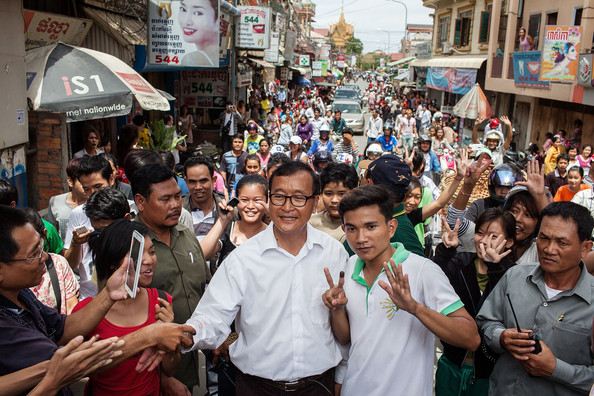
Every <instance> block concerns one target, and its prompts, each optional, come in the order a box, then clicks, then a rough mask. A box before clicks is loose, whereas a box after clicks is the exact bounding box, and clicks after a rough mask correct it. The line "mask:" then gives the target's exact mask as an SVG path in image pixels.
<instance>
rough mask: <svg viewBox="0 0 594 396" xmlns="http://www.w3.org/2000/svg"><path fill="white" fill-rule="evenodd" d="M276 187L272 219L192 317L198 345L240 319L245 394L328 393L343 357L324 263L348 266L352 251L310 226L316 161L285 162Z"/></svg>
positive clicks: (235, 353) (238, 347) (209, 344)
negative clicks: (325, 297)
mask: <svg viewBox="0 0 594 396" xmlns="http://www.w3.org/2000/svg"><path fill="white" fill-rule="evenodd" d="M269 185H270V193H269V197H270V200H269V211H270V217H271V219H272V223H271V224H270V226H269V227H268V228H267V229H266V230H264V231H262V232H260V233H259V234H258V235H256V236H254V237H252V238H251V239H249V240H247V241H246V242H244V243H242V244H241V245H240V246H239V247H237V248H236V249H235V250H233V251H232V252H231V253H230V254H229V255H228V256H227V258H226V259H225V260H224V261H223V263H222V265H221V266H220V267H219V268H218V269H217V272H216V273H215V274H214V276H213V278H212V280H211V282H210V284H209V286H208V288H207V289H206V293H205V294H204V296H203V298H202V299H201V300H200V303H199V304H198V307H197V308H196V310H195V311H194V313H193V314H192V317H191V318H190V319H189V320H188V322H187V324H189V325H191V326H192V327H194V328H195V329H196V331H197V335H196V336H195V337H194V346H193V348H203V349H214V348H216V347H218V346H219V345H221V344H222V343H223V341H225V339H226V338H227V336H228V335H229V333H230V331H231V329H230V326H231V324H232V323H233V321H235V324H236V328H237V330H238V333H239V338H238V339H237V341H235V342H234V343H233V344H231V346H230V348H229V354H230V356H231V361H232V362H233V364H234V365H235V366H236V367H237V368H238V370H239V373H238V376H237V380H236V392H237V394H238V395H241V396H252V395H253V396H256V395H258V396H259V395H266V394H269V395H278V394H285V392H292V394H293V395H295V396H299V395H322V394H327V393H326V392H330V389H333V386H334V370H333V369H334V367H336V365H338V363H339V362H340V360H341V355H340V351H339V349H338V345H337V344H336V342H335V340H334V337H333V335H332V332H331V330H330V323H329V316H328V312H327V311H326V309H325V308H324V305H323V303H322V300H321V298H320V296H321V294H322V292H323V291H324V290H325V289H326V287H325V282H326V281H325V279H324V275H323V268H324V267H327V266H330V267H331V268H332V271H333V272H338V271H341V270H343V269H344V265H345V263H346V260H347V254H346V252H345V251H344V248H343V247H342V246H341V244H340V243H339V242H338V241H336V240H334V239H332V238H331V237H330V236H328V235H326V234H324V233H322V232H320V231H318V230H316V229H315V228H313V227H311V226H310V225H309V224H308V221H309V218H310V216H311V214H312V213H313V211H314V209H315V207H316V204H317V200H318V196H319V190H320V185H319V180H318V178H317V176H316V174H315V173H314V172H313V171H312V169H311V168H310V167H309V166H308V165H306V164H304V163H302V162H298V161H292V162H289V163H287V164H284V165H281V166H280V167H279V168H278V169H277V170H276V171H275V172H274V174H273V175H272V176H271V178H270V181H269Z"/></svg>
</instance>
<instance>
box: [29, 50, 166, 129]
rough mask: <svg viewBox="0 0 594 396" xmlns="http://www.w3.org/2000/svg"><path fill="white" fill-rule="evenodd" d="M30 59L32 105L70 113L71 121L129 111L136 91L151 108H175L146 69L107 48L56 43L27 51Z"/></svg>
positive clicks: (51, 110)
mask: <svg viewBox="0 0 594 396" xmlns="http://www.w3.org/2000/svg"><path fill="white" fill-rule="evenodd" d="M25 61H26V64H27V98H28V100H29V101H30V107H31V109H32V110H42V111H49V112H53V113H65V114H66V121H67V122H72V121H82V120H91V119H95V118H105V117H113V116H120V115H125V114H128V113H130V111H131V110H132V97H133V96H134V97H135V98H136V100H137V101H138V103H139V104H140V106H141V107H142V108H143V109H145V110H160V111H168V110H169V108H170V107H169V102H168V101H167V99H166V98H164V97H163V96H162V95H161V94H160V93H159V92H157V90H156V89H155V88H153V86H152V85H150V84H149V83H148V82H147V81H146V80H145V79H144V78H143V77H142V76H141V75H140V74H138V73H137V72H136V71H135V70H134V69H132V68H131V67H130V66H128V65H127V64H125V63H124V62H122V61H121V60H119V59H118V58H116V57H114V56H111V55H108V54H105V53H103V52H98V51H93V50H90V49H87V48H81V47H75V46H72V45H68V44H64V43H55V44H52V45H48V46H44V47H39V48H35V49H31V50H29V51H27V53H26V56H25Z"/></svg>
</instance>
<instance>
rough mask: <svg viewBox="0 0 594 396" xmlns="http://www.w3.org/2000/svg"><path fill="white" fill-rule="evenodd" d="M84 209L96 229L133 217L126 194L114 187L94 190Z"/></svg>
mask: <svg viewBox="0 0 594 396" xmlns="http://www.w3.org/2000/svg"><path fill="white" fill-rule="evenodd" d="M84 211H85V214H86V215H87V217H88V218H89V220H90V221H91V225H92V226H93V228H94V229H95V230H96V231H97V230H101V229H103V228H105V227H107V226H109V225H110V224H111V223H113V222H114V221H115V220H119V219H128V220H130V219H131V218H132V215H131V211H130V204H129V203H128V200H127V199H126V196H125V195H124V193H123V192H121V191H119V190H116V189H113V188H104V189H102V190H99V191H96V192H94V193H93V195H91V196H90V197H89V199H88V200H87V203H86V204H85V206H84Z"/></svg>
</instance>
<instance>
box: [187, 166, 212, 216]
mask: <svg viewBox="0 0 594 396" xmlns="http://www.w3.org/2000/svg"><path fill="white" fill-rule="evenodd" d="M186 183H187V185H188V189H189V190H190V197H191V199H192V203H193V204H194V205H199V206H202V205H204V204H206V203H208V202H210V201H211V200H213V199H214V198H213V196H212V188H213V186H212V175H211V174H210V172H209V170H208V167H207V166H206V165H195V166H192V167H190V168H188V169H187V171H186Z"/></svg>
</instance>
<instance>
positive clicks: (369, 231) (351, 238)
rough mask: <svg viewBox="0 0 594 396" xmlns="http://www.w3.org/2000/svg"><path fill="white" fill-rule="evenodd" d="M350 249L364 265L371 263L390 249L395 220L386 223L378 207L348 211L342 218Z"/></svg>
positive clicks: (363, 207) (364, 207)
mask: <svg viewBox="0 0 594 396" xmlns="http://www.w3.org/2000/svg"><path fill="white" fill-rule="evenodd" d="M342 221H343V228H344V231H345V234H346V238H347V241H348V242H349V245H350V246H351V249H353V251H354V252H355V253H356V254H357V256H359V257H360V258H361V260H363V261H364V262H366V263H373V262H375V261H377V259H378V258H382V257H384V256H385V255H386V251H387V250H389V249H391V245H390V238H392V235H393V234H394V232H395V231H396V228H397V223H396V220H394V219H391V220H390V221H386V218H385V217H384V215H382V213H381V212H380V209H379V206H378V205H370V206H362V207H360V208H357V209H355V210H349V211H348V212H346V213H345V214H344V216H343V218H342Z"/></svg>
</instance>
